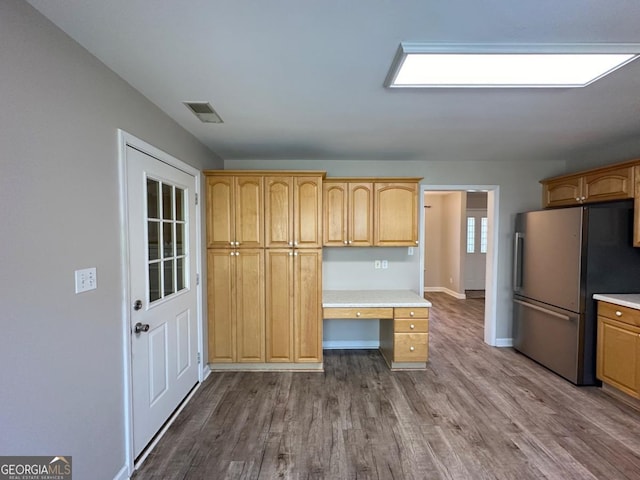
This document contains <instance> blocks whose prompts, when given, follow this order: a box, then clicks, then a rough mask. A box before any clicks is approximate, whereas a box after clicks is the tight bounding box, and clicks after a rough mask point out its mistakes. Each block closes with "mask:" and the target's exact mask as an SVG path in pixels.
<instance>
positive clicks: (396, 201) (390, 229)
mask: <svg viewBox="0 0 640 480" xmlns="http://www.w3.org/2000/svg"><path fill="white" fill-rule="evenodd" d="M374 208H375V212H376V217H375V225H374V243H375V245H376V246H380V247H394V246H415V245H416V244H417V243H418V185H417V184H416V183H376V184H375V207H374Z"/></svg>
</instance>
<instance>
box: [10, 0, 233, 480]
mask: <svg viewBox="0 0 640 480" xmlns="http://www.w3.org/2000/svg"><path fill="white" fill-rule="evenodd" d="M0 65H2V67H1V68H2V74H1V75H0V98H2V109H1V110H0V162H1V174H0V201H1V203H2V209H0V211H1V213H0V225H2V241H1V247H2V248H0V271H1V272H2V274H1V277H0V307H1V312H2V313H1V317H0V319H1V320H0V322H1V324H2V334H1V335H0V352H1V354H0V355H1V357H0V359H1V362H0V369H1V371H2V374H1V375H0V378H1V379H2V386H1V388H0V406H1V408H0V426H1V427H0V428H1V429H2V434H1V435H0V455H9V454H21V455H27V454H28V455H72V456H73V466H74V472H73V473H74V478H78V479H83V478H93V479H103V478H104V479H107V478H108V479H111V478H113V477H114V476H115V475H116V474H117V473H118V471H119V470H120V469H121V468H122V467H123V466H124V463H125V452H124V430H123V355H122V351H123V349H122V345H123V343H122V342H123V339H122V335H121V322H122V319H121V302H122V300H121V299H122V288H123V286H122V282H121V272H120V266H119V265H120V258H121V245H120V232H119V230H120V224H119V218H118V206H119V196H118V192H119V186H118V163H117V162H118V150H117V128H122V129H124V130H126V131H128V132H129V133H131V134H133V135H135V136H137V137H139V138H141V139H143V140H145V141H146V142H148V143H151V144H153V145H155V146H156V147H158V148H160V149H162V150H165V151H166V152H168V153H170V154H171V155H174V156H176V157H178V158H180V159H182V160H183V161H185V162H187V163H189V164H191V165H193V166H194V167H197V168H221V167H222V162H221V161H220V160H219V159H217V158H216V157H215V156H214V155H213V154H212V153H211V152H210V151H209V150H208V149H206V148H205V147H204V146H203V145H202V144H200V143H199V142H198V141H196V139H195V138H194V137H192V136H191V135H190V134H189V133H187V132H186V131H185V130H183V129H182V128H181V127H179V126H178V125H177V124H176V123H175V122H174V121H172V120H171V119H170V118H169V117H167V116H166V115H165V114H164V113H163V112H162V111H160V110H159V109H158V108H157V107H155V106H154V105H153V104H151V103H150V102H149V101H148V100H147V99H146V98H144V97H143V96H142V95H140V94H139V93H138V92H136V91H135V90H134V89H133V88H131V87H130V86H129V85H128V84H127V83H126V82H124V81H123V80H122V79H121V78H119V77H118V76H116V75H115V74H114V73H113V72H111V71H110V70H109V69H107V68H106V67H105V66H104V65H103V64H101V63H100V62H99V61H98V60H97V59H95V58H94V57H92V56H91V55H90V54H88V53H87V52H86V51H85V50H84V49H83V48H81V47H80V46H79V45H78V44H76V43H75V42H73V41H72V40H71V39H70V38H69V37H67V36H66V35H65V34H64V33H62V32H61V31H60V30H59V29H58V28H57V27H55V26H53V25H52V24H51V23H50V22H49V21H48V20H46V19H45V18H44V17H42V16H41V15H40V14H39V13H37V12H36V11H35V10H34V9H33V8H32V7H30V6H29V5H28V4H27V3H26V2H22V1H19V0H3V1H2V2H0ZM91 266H94V267H97V272H98V289H97V290H95V291H91V292H86V293H82V294H79V295H75V294H74V281H73V271H74V270H76V269H79V268H85V267H91Z"/></svg>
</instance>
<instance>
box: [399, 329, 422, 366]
mask: <svg viewBox="0 0 640 480" xmlns="http://www.w3.org/2000/svg"><path fill="white" fill-rule="evenodd" d="M428 356H429V334H428V333H396V334H394V336H393V360H394V361H395V362H426V361H427V358H428Z"/></svg>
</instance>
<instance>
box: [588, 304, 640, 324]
mask: <svg viewBox="0 0 640 480" xmlns="http://www.w3.org/2000/svg"><path fill="white" fill-rule="evenodd" d="M598 315H601V316H603V317H607V318H610V319H612V320H616V321H618V322H622V323H627V324H629V325H635V326H636V327H640V310H636V309H634V308H628V307H623V306H622V305H614V304H613V303H608V302H603V301H602V300H600V301H599V302H598Z"/></svg>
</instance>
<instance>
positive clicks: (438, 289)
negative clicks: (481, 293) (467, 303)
mask: <svg viewBox="0 0 640 480" xmlns="http://www.w3.org/2000/svg"><path fill="white" fill-rule="evenodd" d="M424 292H425V293H428V292H442V293H446V294H447V295H450V296H452V297H454V298H457V299H458V300H466V298H467V296H466V295H465V294H464V293H458V292H454V291H453V290H450V289H448V288H447V287H424Z"/></svg>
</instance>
